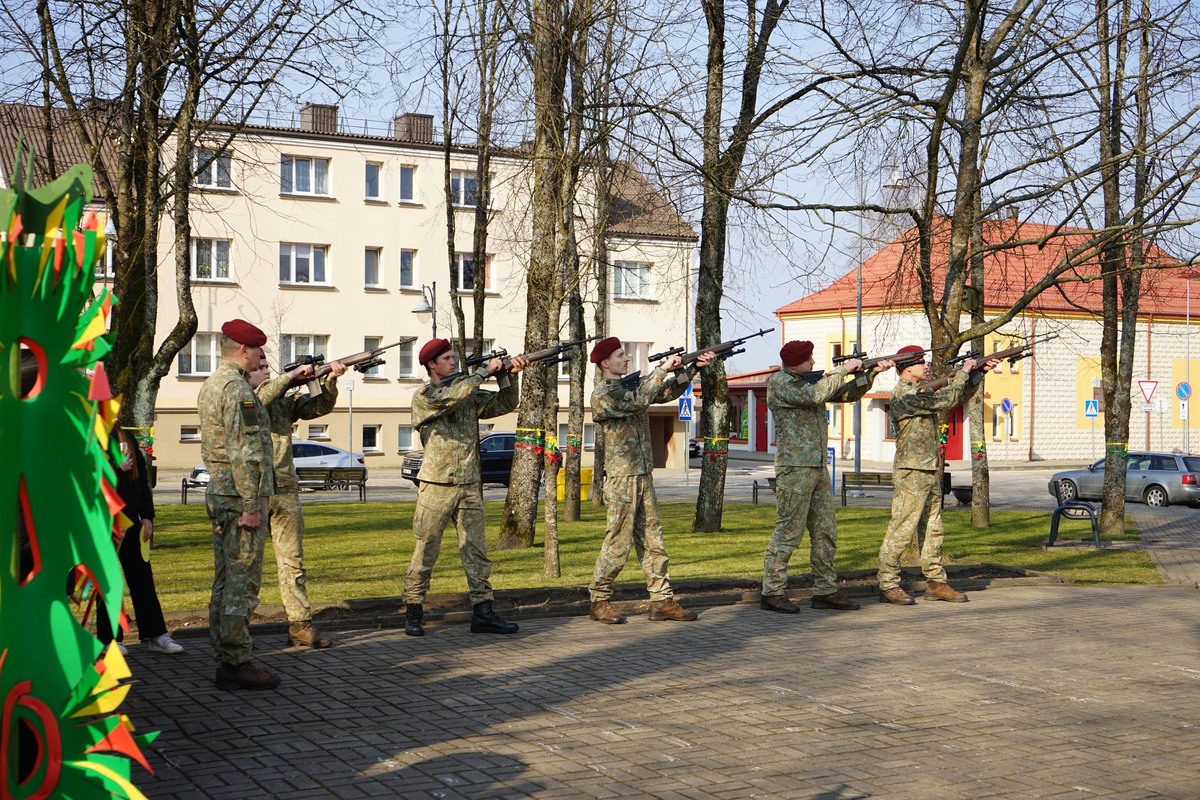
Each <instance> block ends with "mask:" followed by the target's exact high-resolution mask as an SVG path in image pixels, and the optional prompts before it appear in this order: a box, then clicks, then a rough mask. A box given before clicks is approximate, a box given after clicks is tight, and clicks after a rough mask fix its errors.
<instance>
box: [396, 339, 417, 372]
mask: <svg viewBox="0 0 1200 800" xmlns="http://www.w3.org/2000/svg"><path fill="white" fill-rule="evenodd" d="M396 366H397V368H398V369H399V370H400V377H401V378H416V377H420V376H419V374H418V373H417V353H416V345H415V343H414V342H404V343H402V344H401V345H400V346H399V347H397V348H396Z"/></svg>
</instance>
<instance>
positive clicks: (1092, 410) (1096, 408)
mask: <svg viewBox="0 0 1200 800" xmlns="http://www.w3.org/2000/svg"><path fill="white" fill-rule="evenodd" d="M1083 415H1084V416H1085V417H1091V418H1095V417H1098V416H1100V401H1099V400H1084V401H1083Z"/></svg>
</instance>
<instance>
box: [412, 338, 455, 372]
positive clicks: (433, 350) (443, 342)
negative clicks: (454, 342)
mask: <svg viewBox="0 0 1200 800" xmlns="http://www.w3.org/2000/svg"><path fill="white" fill-rule="evenodd" d="M449 349H450V341H449V340H448V339H430V340H429V341H428V342H426V343H425V346H424V347H422V348H421V352H420V354H418V355H417V362H418V363H419V364H420V365H421V366H425V365H426V364H428V363H429V362H430V361H433V360H434V359H435V358H437V357H438V356H440V355H441V354H442V353H445V352H446V351H447V350H449Z"/></svg>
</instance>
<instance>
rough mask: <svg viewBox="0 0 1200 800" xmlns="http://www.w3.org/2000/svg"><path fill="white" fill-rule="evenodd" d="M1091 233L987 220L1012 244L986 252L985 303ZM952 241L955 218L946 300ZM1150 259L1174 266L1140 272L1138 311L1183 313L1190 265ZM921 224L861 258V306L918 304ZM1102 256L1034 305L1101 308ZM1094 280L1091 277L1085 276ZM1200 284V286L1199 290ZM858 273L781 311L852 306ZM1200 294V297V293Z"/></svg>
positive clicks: (939, 239) (989, 228) (939, 276)
mask: <svg viewBox="0 0 1200 800" xmlns="http://www.w3.org/2000/svg"><path fill="white" fill-rule="evenodd" d="M1091 237H1092V233H1091V232H1089V231H1085V230H1081V229H1078V228H1062V229H1057V230H1056V229H1055V228H1052V227H1051V226H1048V225H1040V224H1037V223H1032V222H1022V223H1018V222H1016V221H1014V220H1011V219H1006V220H989V221H988V222H986V223H985V224H984V242H985V243H987V244H992V245H999V244H1001V243H1005V242H1012V243H1013V246H1011V247H1008V248H1006V249H998V250H995V251H992V252H991V253H989V254H988V255H985V256H984V303H985V305H986V307H987V308H989V309H992V308H995V309H1007V308H1011V307H1012V305H1013V303H1014V302H1016V300H1017V298H1018V297H1020V295H1021V293H1022V292H1023V291H1024V290H1025V289H1026V288H1027V287H1029V286H1032V285H1033V284H1035V283H1036V282H1037V281H1039V280H1040V279H1041V278H1043V277H1044V276H1045V275H1047V274H1048V273H1049V272H1050V271H1051V270H1053V269H1054V268H1055V267H1056V266H1058V265H1059V264H1061V263H1063V262H1064V261H1065V260H1066V259H1068V258H1069V257H1070V256H1071V253H1072V251H1073V250H1074V249H1075V248H1078V247H1080V246H1083V245H1086V244H1087V242H1088V241H1089V240H1090V239H1091ZM949 243H950V230H949V221H948V220H942V224H941V225H940V226H939V229H938V230H937V231H936V232H935V234H934V244H933V254H932V261H933V282H934V292H935V295H936V296H938V297H940V296H941V294H942V285H943V283H944V281H945V275H946V266H945V265H946V261H947V258H948V252H949ZM1147 260H1148V261H1149V262H1151V263H1158V264H1175V265H1179V266H1178V267H1176V268H1169V269H1151V270H1147V271H1146V272H1144V273H1143V275H1142V298H1141V300H1140V302H1139V313H1140V314H1141V315H1143V316H1150V315H1153V316H1178V317H1180V318H1183V316H1184V308H1183V303H1181V302H1180V298H1182V297H1183V296H1184V294H1185V292H1186V283H1187V281H1186V280H1185V279H1184V278H1183V277H1182V274H1183V273H1186V272H1189V268H1187V267H1185V266H1183V265H1182V264H1181V262H1180V261H1179V260H1178V259H1176V258H1173V257H1172V256H1170V255H1168V254H1167V253H1166V252H1164V251H1163V250H1161V249H1159V248H1157V247H1153V246H1152V247H1151V248H1150V254H1149V258H1148V259H1147ZM916 261H917V243H916V228H910V229H909V230H907V231H905V232H904V233H903V234H901V235H900V236H898V237H897V238H896V239H894V240H893V241H891V242H889V243H888V244H887V245H885V246H884V247H883V249H881V250H879V251H878V252H877V253H875V254H874V255H873V256H871V257H870V258H868V259H867V260H866V261H864V262H863V265H862V269H863V309H864V310H878V309H887V308H897V307H901V308H903V307H911V308H920V305H921V300H920V295H919V281H918V279H917V272H916ZM1099 274H1100V265H1099V260H1098V259H1097V258H1096V257H1095V256H1094V255H1093V256H1090V257H1088V259H1087V260H1086V261H1084V262H1083V263H1081V264H1079V265H1078V266H1075V267H1073V268H1071V269H1070V270H1068V271H1067V272H1066V273H1064V274H1063V275H1062V276H1060V280H1067V281H1069V282H1067V283H1063V284H1062V285H1060V286H1056V287H1051V288H1049V289H1047V290H1045V291H1043V292H1042V293H1041V294H1040V295H1039V296H1038V297H1037V298H1036V299H1035V300H1034V301H1033V303H1031V304H1030V306H1029V307H1028V311H1030V312H1032V313H1041V314H1062V313H1068V312H1080V311H1082V312H1084V313H1090V312H1099V311H1100V310H1101V307H1102V286H1101V281H1100V280H1098V276H1099ZM1080 278H1084V279H1093V280H1079V279H1080ZM1197 289H1200V286H1198V287H1197ZM856 294H857V270H856V269H852V270H850V271H849V272H847V273H846V274H845V275H843V276H841V277H840V278H838V279H837V280H835V281H834V282H833V283H832V284H830V285H829V286H827V287H826V288H824V289H821V290H820V291H818V292H814V293H813V294H810V295H808V296H807V297H803V298H801V299H799V300H796V301H793V302H791V303H788V304H787V305H785V306H782V307H780V308H778V309H776V310H775V314H776V316H778V317H780V318H782V317H785V316H790V315H796V314H809V313H814V312H829V311H845V310H850V311H853V310H854V309H855V306H856ZM1198 297H1200V295H1198Z"/></svg>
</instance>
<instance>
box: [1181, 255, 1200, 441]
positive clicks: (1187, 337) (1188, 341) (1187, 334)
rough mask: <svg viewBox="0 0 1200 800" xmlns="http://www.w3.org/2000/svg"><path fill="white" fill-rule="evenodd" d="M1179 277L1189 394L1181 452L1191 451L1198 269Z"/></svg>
mask: <svg viewBox="0 0 1200 800" xmlns="http://www.w3.org/2000/svg"><path fill="white" fill-rule="evenodd" d="M1181 277H1182V278H1183V280H1184V281H1185V282H1186V285H1187V302H1186V305H1185V306H1184V308H1185V312H1184V313H1185V315H1186V316H1185V322H1184V327H1183V353H1184V356H1183V382H1184V383H1186V384H1187V385H1188V390H1189V394H1188V396H1187V398H1185V399H1184V401H1183V402H1184V404H1185V406H1184V408H1185V409H1186V410H1185V413H1184V417H1185V418H1184V420H1183V452H1185V453H1190V452H1192V442H1191V438H1192V396H1191V394H1190V390H1191V386H1192V281H1193V280H1195V279H1196V278H1200V271H1198V270H1188V271H1186V272H1184V273H1182V274H1181Z"/></svg>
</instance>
